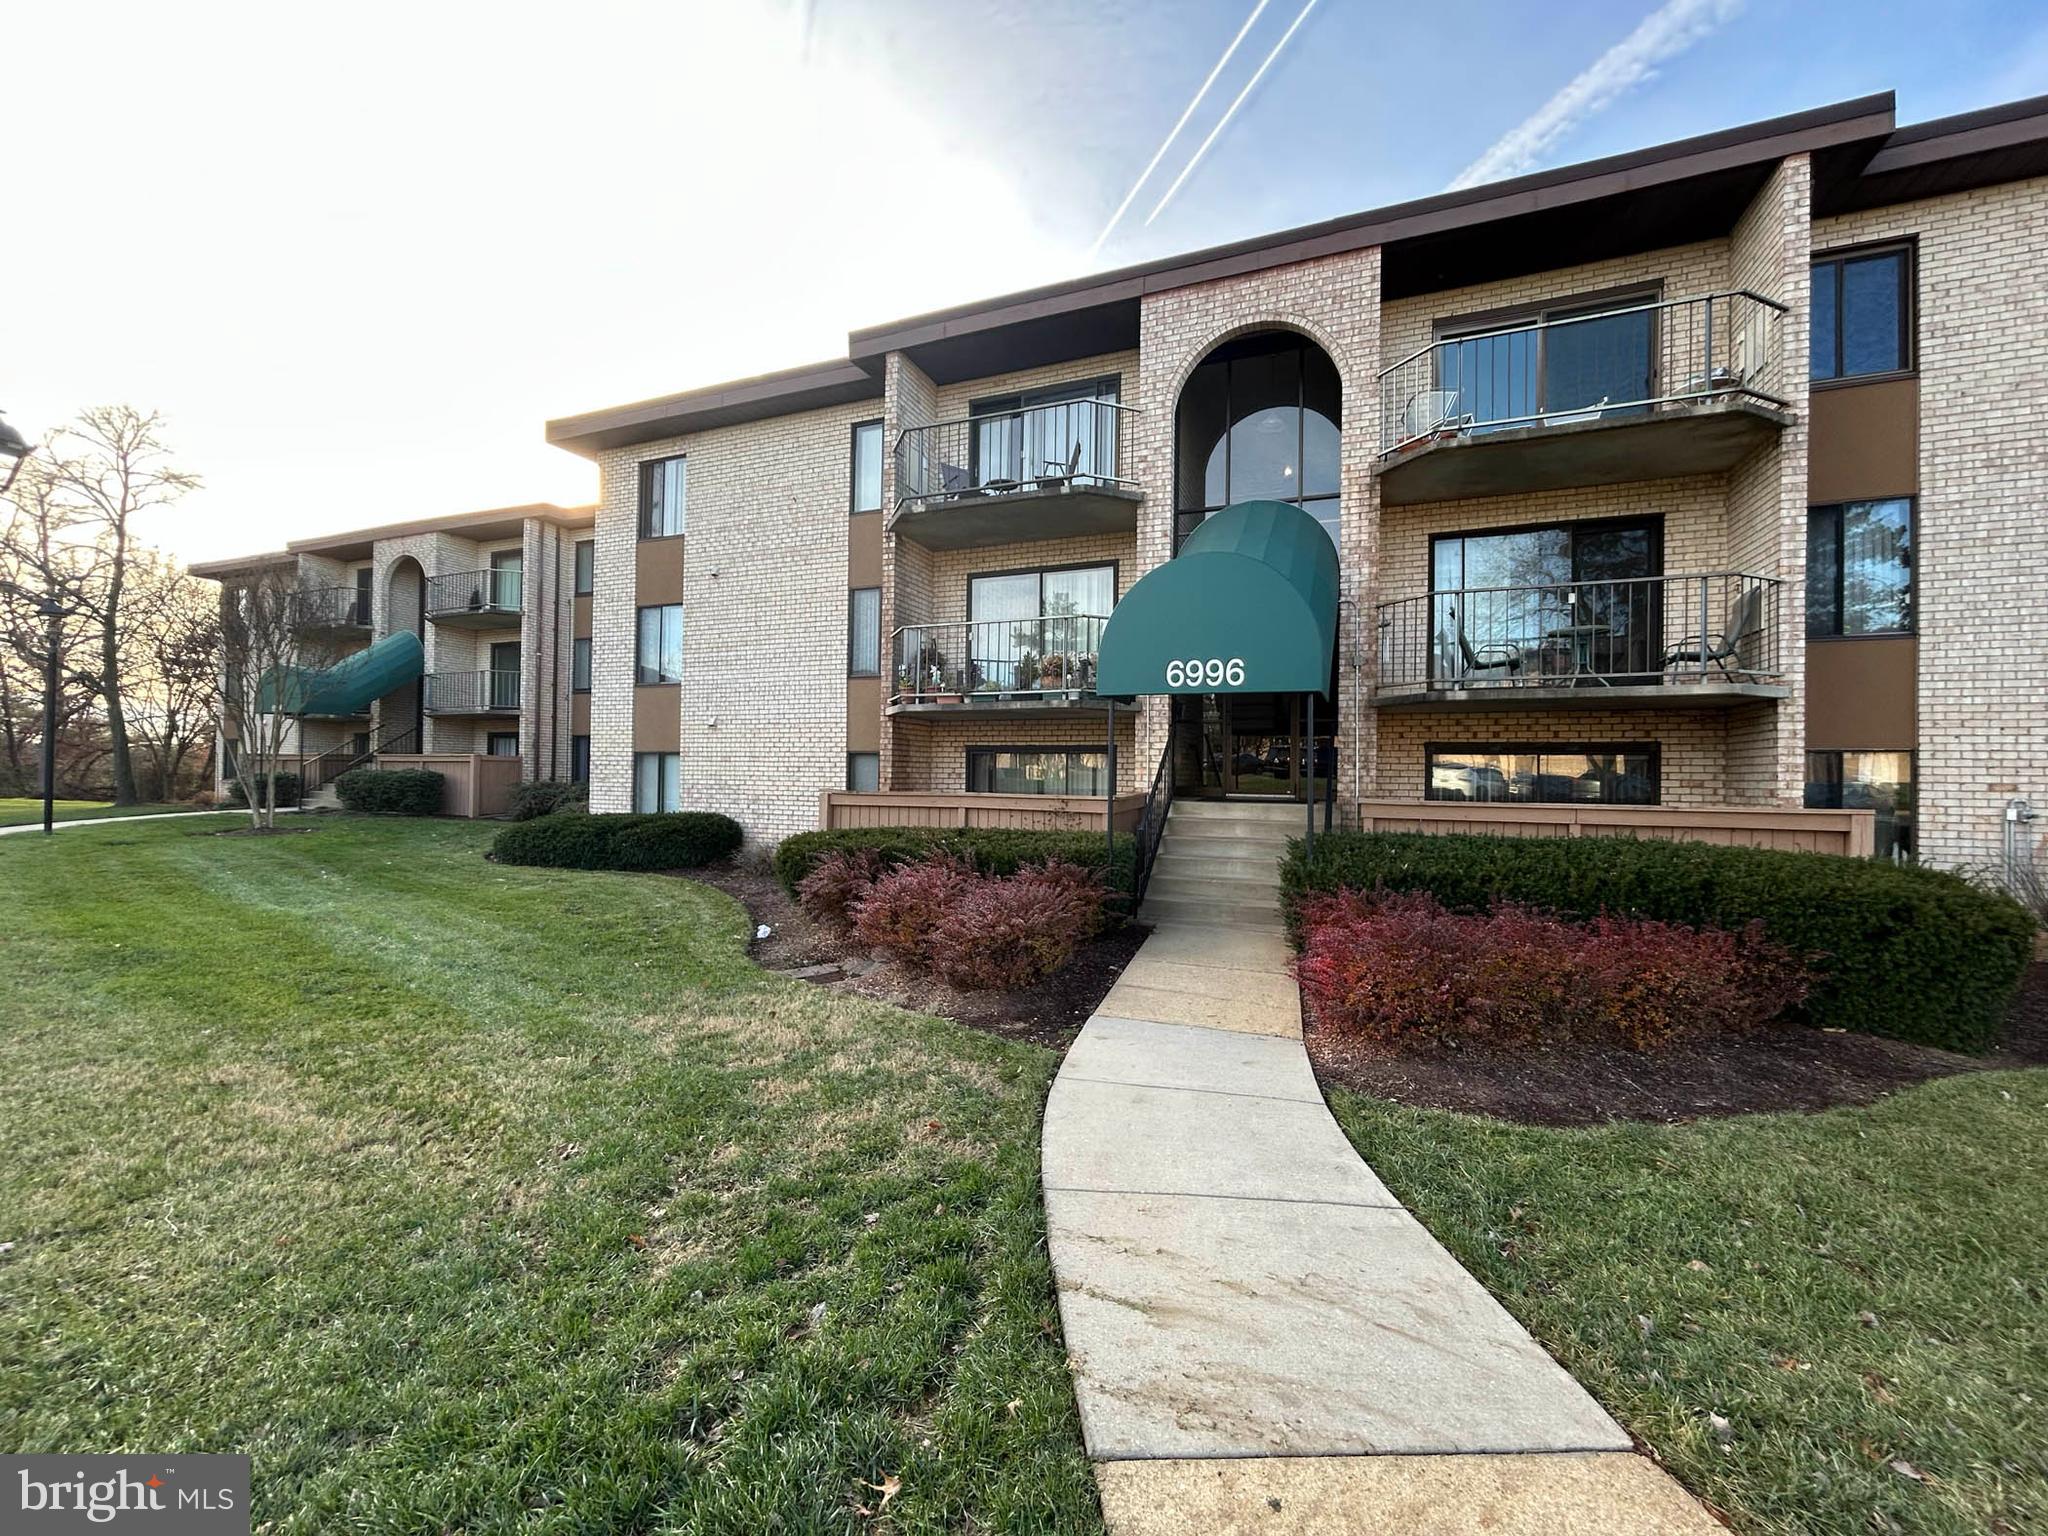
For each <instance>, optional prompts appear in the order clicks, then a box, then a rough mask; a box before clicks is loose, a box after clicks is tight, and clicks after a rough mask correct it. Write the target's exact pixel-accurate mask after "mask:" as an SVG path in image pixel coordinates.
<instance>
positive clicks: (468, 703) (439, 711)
mask: <svg viewBox="0 0 2048 1536" xmlns="http://www.w3.org/2000/svg"><path fill="white" fill-rule="evenodd" d="M426 711H427V713H428V714H430V715H516V714H518V713H519V674H518V673H517V672H504V671H499V672H429V673H428V674H427V695H426Z"/></svg>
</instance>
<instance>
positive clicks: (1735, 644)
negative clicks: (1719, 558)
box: [1664, 586, 1764, 679]
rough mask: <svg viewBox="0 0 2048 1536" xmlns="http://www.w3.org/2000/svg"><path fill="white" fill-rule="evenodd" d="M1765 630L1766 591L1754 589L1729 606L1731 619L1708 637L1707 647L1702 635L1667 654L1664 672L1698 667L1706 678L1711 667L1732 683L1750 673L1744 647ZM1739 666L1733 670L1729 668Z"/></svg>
mask: <svg viewBox="0 0 2048 1536" xmlns="http://www.w3.org/2000/svg"><path fill="white" fill-rule="evenodd" d="M1763 630H1764V592H1763V588H1762V587H1756V586H1753V587H1751V588H1749V590H1748V591H1746V592H1744V593H1743V594H1742V595H1741V596H1740V597H1738V598H1736V599H1735V601H1734V602H1732V603H1730V604H1729V605H1728V617H1727V619H1726V621H1725V622H1724V623H1723V624H1722V627H1721V629H1720V630H1719V631H1718V632H1711V633H1709V634H1708V635H1707V636H1706V643H1705V645H1704V647H1702V645H1701V638H1700V636H1698V635H1689V636H1687V637H1686V638H1685V639H1684V640H1681V641H1679V643H1678V644H1676V645H1674V646H1670V647H1667V648H1666V650H1665V652H1664V670H1665V671H1667V672H1669V671H1672V670H1674V669H1676V668H1679V667H1695V668H1697V669H1698V670H1699V671H1700V672H1701V673H1702V674H1704V673H1705V672H1706V670H1707V668H1708V667H1710V666H1713V667H1718V668H1720V669H1721V675H1722V676H1723V677H1726V678H1730V679H1732V678H1733V677H1734V676H1735V674H1736V673H1737V672H1746V671H1749V670H1750V669H1749V668H1747V667H1744V666H1743V665H1742V664H1741V663H1742V646H1743V643H1744V642H1745V641H1747V640H1748V639H1749V638H1750V637H1751V636H1752V635H1761V634H1762V633H1763ZM1731 661H1732V662H1734V663H1736V665H1735V666H1734V667H1733V668H1730V666H1729V665H1728V664H1729V663H1730V662H1731Z"/></svg>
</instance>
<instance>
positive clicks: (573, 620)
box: [569, 594, 590, 640]
mask: <svg viewBox="0 0 2048 1536" xmlns="http://www.w3.org/2000/svg"><path fill="white" fill-rule="evenodd" d="M569 635H570V638H572V639H575V640H588V639H589V638H590V598H589V596H588V594H586V595H584V596H582V597H575V598H571V599H570V600H569Z"/></svg>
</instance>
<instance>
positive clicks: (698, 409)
mask: <svg viewBox="0 0 2048 1536" xmlns="http://www.w3.org/2000/svg"><path fill="white" fill-rule="evenodd" d="M881 394H882V381H881V380H880V379H879V378H877V377H876V376H875V375H874V374H873V373H872V372H870V371H869V370H868V369H865V368H862V367H860V366H859V365H857V364H855V363H852V362H849V361H848V360H847V359H845V358H835V359H833V360H832V361H830V362H824V363H808V364H805V365H804V366H803V367H801V368H784V369H781V370H779V371H777V372H775V373H763V374H757V375H755V376H754V377H753V378H748V379H739V380H736V381H734V382H732V383H729V384H714V385H709V386H707V387H705V388H703V389H692V390H685V391H683V392H682V393H681V394H674V395H663V396H661V397H660V398H658V399H654V400H642V401H639V402H637V403H635V404H632V405H620V406H612V407H608V408H607V409H605V410H601V411H588V412H585V413H584V414H582V415H580V416H563V417H558V418H557V419H555V420H553V421H550V422H549V423H548V424H547V438H548V441H549V442H551V443H553V444H555V445H556V446H558V447H562V448H567V449H569V450H570V451H571V452H574V453H580V454H583V455H585V456H586V457H588V456H590V455H592V454H595V453H597V452H599V451H600V450H602V449H605V448H611V447H617V446H619V445H621V444H624V443H634V442H646V441H649V440H651V439H653V438H658V437H680V436H682V435H684V434H685V433H688V432H693V431H701V430H703V429H704V428H706V427H714V426H729V425H731V424H733V423H735V422H741V421H757V420H759V419H761V418H762V417H766V416H780V415H787V414H789V413H790V412H793V411H802V410H809V409H812V408H815V407H820V406H828V405H841V404H845V403H847V402H849V401H853V400H865V399H879V398H881Z"/></svg>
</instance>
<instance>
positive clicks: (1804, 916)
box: [1281, 832, 2034, 1051]
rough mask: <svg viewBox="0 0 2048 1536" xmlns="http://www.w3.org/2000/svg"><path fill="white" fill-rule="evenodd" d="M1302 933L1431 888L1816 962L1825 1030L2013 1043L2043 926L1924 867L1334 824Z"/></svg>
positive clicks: (1814, 1013) (1298, 859) (1297, 854)
mask: <svg viewBox="0 0 2048 1536" xmlns="http://www.w3.org/2000/svg"><path fill="white" fill-rule="evenodd" d="M1281 880H1282V888H1283V892H1284V895H1285V897H1286V901H1287V906H1288V908H1289V922H1290V926H1291V927H1292V928H1293V930H1294V931H1295V932H1296V934H1297V937H1298V936H1299V932H1300V926H1299V924H1300V917H1301V913H1300V903H1301V901H1302V900H1303V898H1305V897H1308V896H1310V895H1312V894H1314V893H1317V892H1333V891H1337V890H1340V889H1349V890H1356V891H1374V890H1380V889H1384V890H1388V891H1426V892H1428V893H1429V894H1430V895H1432V896H1434V897H1436V899H1437V900H1438V901H1439V902H1441V903H1442V904H1443V905H1444V906H1445V907H1447V908H1449V909H1450V910H1451V911H1452V912H1464V913H1471V912H1483V911H1485V910H1487V909H1488V908H1489V907H1490V906H1492V905H1493V904H1494V903H1496V902H1511V903H1518V904H1522V905H1527V906H1532V907H1537V908H1540V909H1543V910H1546V911H1550V912H1556V913H1559V914H1562V915H1564V916H1567V917H1580V918H1593V917H1598V916H1600V915H1601V914H1603V913H1608V914H1613V915H1616V916H1627V917H1641V918H1650V919H1654V920H1656V921H1659V922H1665V923H1682V924H1685V925H1686V926H1688V927H1694V928H1719V929H1723V930H1726V931H1731V932H1741V931H1744V930H1746V929H1747V928H1748V926H1749V924H1751V923H1752V922H1754V923H1757V924H1758V925H1760V927H1761V930H1762V933H1763V935H1764V937H1766V938H1768V939H1770V940H1771V941H1772V942H1773V943H1775V944H1778V945H1781V946H1783V947H1784V948H1785V949H1787V950H1789V951H1790V952H1792V953H1793V954H1796V955H1801V956H1807V957H1810V959H1811V963H1812V965H1813V966H1814V969H1815V972H1816V976H1815V981H1814V985H1813V990H1812V991H1811V992H1810V993H1809V994H1808V996H1807V997H1806V998H1805V1000H1804V1002H1803V1004H1802V1005H1801V1008H1800V1016H1801V1017H1803V1018H1804V1019H1805V1021H1806V1022H1808V1023H1810V1024H1814V1025H1817V1026H1819V1027H1822V1028H1829V1029H1847V1030H1855V1031H1858V1032H1861V1033H1864V1034H1873V1035H1889V1036H1892V1037H1894V1038H1897V1039H1901V1040H1912V1041H1916V1042H1918V1043H1920V1044H1923V1045H1934V1046H1943V1047H1946V1048H1948V1049H1951V1050H1965V1051H1982V1050H1986V1049H1988V1048H1989V1047H1990V1046H1991V1045H1992V1044H1993V1043H1994V1042H1995V1041H1996V1040H1997V1038H1998V1034H1999V1030H2000V1028H2001V1026H2002V1025H2003V1022H2004V1019H2005V1013H2006V1009H2007V1007H2008V1006H2009V1005H2010V1003H2011V1001H2012V996H2013V992H2014V990H2015V989H2016V988H2017V986H2018V985H2019V980H2020V977H2021V975H2022V974H2023V973H2024V971H2025V968H2026V965H2027V962H2028V960H2029V958H2030V957H2031V953H2032V943H2033V930H2034V925H2033V923H2032V921H2031V920H2030V919H2029V918H2028V916H2027V914H2026V912H2025V911H2024V909H2022V908H2021V907H2020V905H2019V904H2018V903H2017V902H2015V901H2013V900H2012V899H2011V898H2009V897H2006V896H2003V895H2000V894H1997V893H1995V892H1990V891H1985V890H1982V889H1980V888H1978V887H1976V886H1973V885H1971V884H1970V883H1969V882H1968V881H1966V880H1964V879H1962V878H1960V877H1959V876H1956V875H1950V874H1944V873H1942V872H1940V871H1938V870H1932V869H1923V868H1919V867H1915V866H1905V865H1896V864H1889V863H1881V862H1878V861H1876V860H1873V859H1847V858H1840V857H1836V856H1833V855H1828V854H1817V853H1780V852H1776V851H1773V850H1769V849H1761V848H1721V847H1712V846H1708V845H1705V844H1698V843H1669V842H1661V841H1641V842H1638V841H1634V840H1632V839H1627V838H1610V837H1587V838H1551V837H1536V838H1505V837H1471V836H1457V835H1445V836H1431V835H1426V834H1420V833H1384V832H1378V833H1360V832H1340V833H1332V834H1329V835H1326V836H1323V837H1318V838H1317V839H1316V845H1315V855H1314V858H1313V859H1312V860H1310V859H1308V858H1305V857H1304V855H1303V852H1302V848H1301V845H1300V844H1299V843H1296V844H1294V846H1293V847H1292V848H1291V849H1290V850H1289V852H1288V856H1287V858H1286V860H1285V861H1284V863H1283V864H1282V866H1281Z"/></svg>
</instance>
